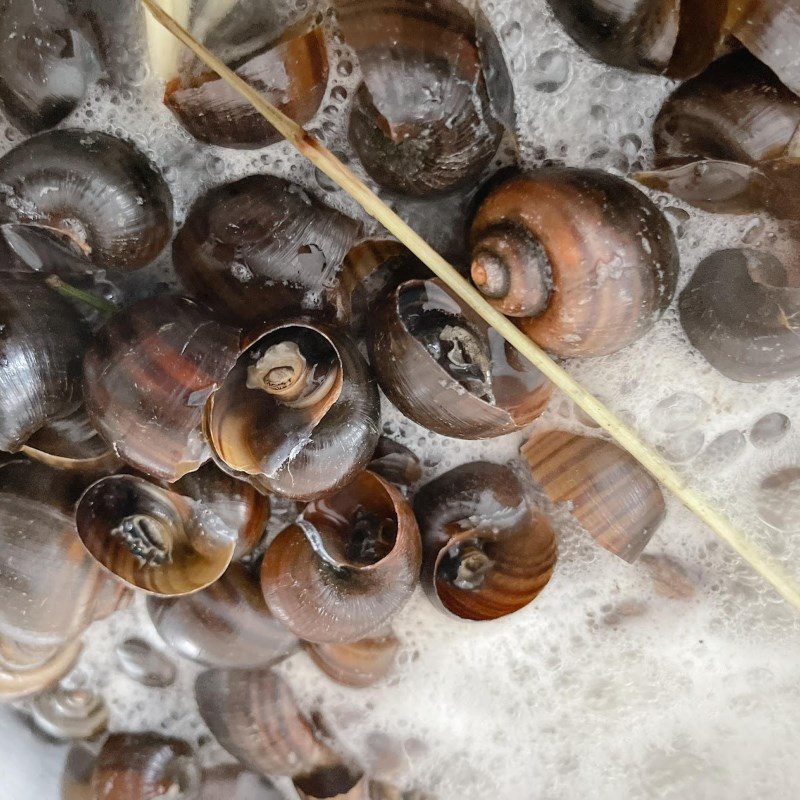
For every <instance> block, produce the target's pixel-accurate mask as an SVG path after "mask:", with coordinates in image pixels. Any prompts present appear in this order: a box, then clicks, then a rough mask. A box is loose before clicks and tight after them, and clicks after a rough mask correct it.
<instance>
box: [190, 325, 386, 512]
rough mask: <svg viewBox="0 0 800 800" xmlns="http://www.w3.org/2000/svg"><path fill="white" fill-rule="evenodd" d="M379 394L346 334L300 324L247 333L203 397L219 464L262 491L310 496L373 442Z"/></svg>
mask: <svg viewBox="0 0 800 800" xmlns="http://www.w3.org/2000/svg"><path fill="white" fill-rule="evenodd" d="M378 414H379V399H378V388H377V386H376V384H375V382H374V380H373V378H372V377H371V376H370V375H369V372H368V369H367V364H366V362H365V361H364V359H363V357H362V356H361V354H360V353H359V351H358V346H357V344H356V342H355V341H354V340H353V339H351V338H350V337H349V336H348V335H347V334H346V333H345V332H344V331H342V330H340V329H338V328H334V327H333V326H330V325H325V324H322V323H319V324H317V323H314V322H311V321H307V320H303V319H297V320H294V321H289V322H285V323H281V324H277V325H269V326H267V327H266V328H264V329H263V330H261V331H260V332H258V333H256V334H254V335H252V336H249V337H246V338H245V341H244V343H243V348H242V353H241V355H240V357H239V360H238V361H237V362H236V364H235V366H234V367H233V369H232V370H231V371H230V373H229V375H228V376H227V378H225V380H224V381H223V383H222V386H221V387H220V389H219V391H217V392H216V393H215V394H214V395H213V396H212V397H211V398H210V400H209V403H208V407H207V412H206V420H205V428H206V434H207V437H208V440H209V442H210V443H211V446H212V448H213V450H214V452H215V455H216V457H217V459H218V463H220V464H221V465H223V466H224V467H225V468H226V469H228V470H230V471H231V472H232V473H233V474H235V475H237V477H241V478H244V479H246V480H250V481H251V482H253V484H254V485H255V486H257V487H258V488H259V489H261V490H262V491H266V492H271V493H274V494H279V495H281V496H283V497H289V498H291V499H295V500H312V499H314V498H316V497H320V496H322V495H324V494H329V493H330V492H334V491H336V490H337V489H338V488H339V487H341V486H344V485H346V484H347V483H349V482H350V481H351V480H352V479H353V477H354V476H355V475H356V474H357V473H358V472H360V471H361V470H362V469H364V467H365V466H366V465H367V463H368V462H369V459H370V457H371V455H372V453H373V451H374V449H375V445H376V444H377V441H378Z"/></svg>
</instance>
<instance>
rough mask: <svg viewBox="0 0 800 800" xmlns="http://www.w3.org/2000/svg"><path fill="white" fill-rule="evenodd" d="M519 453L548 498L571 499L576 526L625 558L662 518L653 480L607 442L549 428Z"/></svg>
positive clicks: (639, 546)
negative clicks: (549, 429) (577, 524)
mask: <svg viewBox="0 0 800 800" xmlns="http://www.w3.org/2000/svg"><path fill="white" fill-rule="evenodd" d="M522 455H523V456H524V457H525V459H527V461H528V464H529V465H530V468H531V473H532V475H533V478H534V480H535V481H536V482H537V483H539V484H540V485H541V486H542V488H543V489H544V490H545V492H546V493H547V495H548V496H549V497H550V499H551V500H552V501H553V502H554V503H571V504H572V505H571V507H570V511H571V513H572V516H573V517H574V518H575V519H576V520H577V521H578V523H579V524H580V526H581V527H582V528H583V529H584V530H585V531H586V532H587V533H588V534H589V535H590V536H591V537H592V538H593V539H594V540H595V541H596V542H597V543H598V544H600V545H602V546H603V547H605V549H606V550H610V551H611V552H612V553H614V554H615V555H618V556H619V557H620V558H622V559H624V560H625V561H629V562H633V561H635V560H636V559H637V558H638V557H639V555H640V553H641V552H642V550H643V549H644V548H645V546H646V545H647V543H648V542H649V541H650V538H651V537H652V535H653V534H654V533H655V530H656V528H657V527H658V526H659V525H660V524H661V522H662V520H663V519H664V516H665V514H666V509H665V507H664V496H663V494H662V493H661V489H660V488H659V486H658V484H657V483H656V482H655V480H654V479H653V478H652V477H651V476H650V475H649V474H648V473H647V472H646V471H645V469H644V467H642V466H641V465H640V464H639V463H638V462H637V461H636V460H635V459H634V457H633V456H632V455H630V454H629V453H626V452H625V451H624V450H622V449H620V448H619V447H617V445H615V444H613V443H612V442H608V441H605V440H604V439H591V438H589V437H586V436H577V435H575V434H572V433H567V432H565V431H548V432H546V433H541V434H537V435H535V436H533V437H532V438H531V439H530V440H529V441H528V442H526V443H525V444H524V445H523V446H522Z"/></svg>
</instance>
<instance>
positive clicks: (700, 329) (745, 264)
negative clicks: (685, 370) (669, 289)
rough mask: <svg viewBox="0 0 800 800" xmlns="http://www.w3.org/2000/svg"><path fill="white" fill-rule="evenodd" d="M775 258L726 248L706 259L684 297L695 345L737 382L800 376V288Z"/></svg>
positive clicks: (683, 310)
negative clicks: (799, 336) (799, 318)
mask: <svg viewBox="0 0 800 800" xmlns="http://www.w3.org/2000/svg"><path fill="white" fill-rule="evenodd" d="M793 277H796V276H789V275H787V271H786V269H785V268H784V267H783V265H782V264H781V263H780V262H779V261H778V260H777V259H776V258H774V257H772V256H769V255H767V254H765V253H759V252H757V251H755V250H749V249H746V248H745V249H741V250H722V251H719V252H717V253H713V254H712V255H710V256H709V257H708V258H706V259H704V260H703V261H701V262H700V265H699V266H698V267H697V270H696V271H695V273H694V275H693V276H692V279H691V280H690V281H689V284H688V285H687V287H686V288H685V289H684V291H683V293H682V294H681V297H680V303H679V308H680V314H681V323H682V325H683V328H684V330H685V331H686V334H687V336H688V337H689V340H690V341H691V343H692V344H693V345H694V346H695V347H696V348H697V349H698V350H699V351H700V352H701V353H702V354H703V355H704V356H705V358H707V359H708V361H709V362H710V363H711V365H712V366H713V367H715V368H716V369H718V370H719V371H720V372H721V373H722V374H723V375H726V376H727V377H729V378H732V379H733V380H736V381H745V382H757V381H767V380H780V379H783V378H790V377H794V376H795V375H800V338H798V331H800V324H799V323H798V322H797V321H796V320H797V319H798V316H799V315H800V288H797V284H796V283H794V281H792V280H791V278H793Z"/></svg>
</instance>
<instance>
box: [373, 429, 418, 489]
mask: <svg viewBox="0 0 800 800" xmlns="http://www.w3.org/2000/svg"><path fill="white" fill-rule="evenodd" d="M369 471H370V472H372V473H374V474H375V475H377V476H378V477H380V478H383V479H384V480H385V481H389V483H392V484H394V485H395V486H396V487H397V488H398V489H400V491H402V492H403V494H406V495H408V493H409V491H410V490H411V487H412V486H413V485H414V484H415V483H416V482H417V481H418V480H419V479H420V478H421V477H422V466H421V464H420V462H419V458H417V456H416V455H415V454H414V453H413V452H412V451H411V450H410V449H409V448H408V447H406V446H405V445H402V444H399V443H398V442H395V441H394V440H392V439H389V438H388V437H386V436H381V438H380V439H378V446H377V447H376V448H375V452H374V453H373V454H372V460H371V461H370V462H369Z"/></svg>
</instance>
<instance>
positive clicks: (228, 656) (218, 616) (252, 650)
mask: <svg viewBox="0 0 800 800" xmlns="http://www.w3.org/2000/svg"><path fill="white" fill-rule="evenodd" d="M147 611H148V613H149V614H150V619H151V621H152V623H153V625H154V626H155V629H156V630H157V631H158V634H159V636H160V637H161V638H162V639H163V640H164V641H165V642H166V643H167V645H169V647H171V648H172V649H173V650H175V651H176V652H177V653H178V654H180V655H181V656H183V657H184V658H189V659H191V660H192V661H197V662H199V663H201V664H205V665H206V666H209V667H222V668H225V667H230V668H234V669H248V668H253V667H263V666H267V665H269V664H273V663H275V662H276V661H280V660H281V659H282V658H285V657H286V656H287V655H289V654H290V653H291V652H292V651H293V650H294V649H295V648H296V647H297V638H296V637H295V636H294V634H292V633H290V632H289V631H288V630H287V629H286V628H285V627H284V626H283V624H282V623H280V622H278V620H276V619H275V618H274V617H273V616H272V614H270V612H269V610H268V609H267V606H266V603H265V602H264V596H263V594H262V593H261V587H260V585H259V582H258V580H257V579H256V578H254V577H253V576H252V575H250V573H249V572H248V571H247V569H245V568H244V567H243V566H242V565H241V564H231V566H230V567H228V569H227V570H226V572H225V574H224V575H223V576H222V577H221V578H220V579H219V580H218V581H216V582H215V583H213V584H212V585H211V586H209V587H208V588H207V589H204V590H203V591H201V592H196V593H194V594H191V595H188V596H186V597H177V598H162V597H148V598H147Z"/></svg>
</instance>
